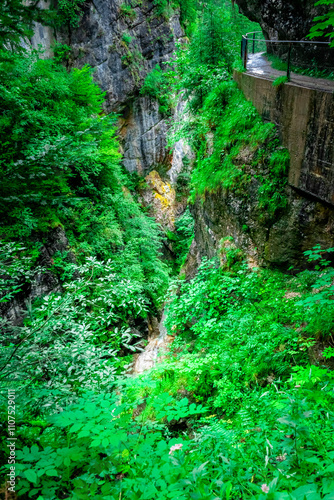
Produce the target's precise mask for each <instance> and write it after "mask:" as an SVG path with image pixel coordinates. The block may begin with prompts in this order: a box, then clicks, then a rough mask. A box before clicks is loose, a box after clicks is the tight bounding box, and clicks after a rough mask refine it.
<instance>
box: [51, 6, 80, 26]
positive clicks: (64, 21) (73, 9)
mask: <svg viewBox="0 0 334 500" xmlns="http://www.w3.org/2000/svg"><path fill="white" fill-rule="evenodd" d="M84 2H85V0H58V1H57V4H56V17H55V24H56V26H63V25H68V26H70V27H71V28H77V27H78V26H79V23H80V19H81V12H82V7H83V5H84Z"/></svg>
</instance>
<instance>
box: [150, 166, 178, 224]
mask: <svg viewBox="0 0 334 500" xmlns="http://www.w3.org/2000/svg"><path fill="white" fill-rule="evenodd" d="M145 181H146V184H147V188H146V189H144V190H143V191H142V193H141V195H142V198H143V202H144V204H145V205H146V206H150V215H151V216H152V217H154V218H155V220H156V221H157V222H158V223H159V224H161V226H162V227H163V228H164V229H168V230H169V231H173V230H174V229H175V226H174V223H175V213H176V201H175V189H174V188H173V187H172V186H171V185H170V184H169V183H168V182H165V181H163V180H162V179H161V177H160V175H159V174H158V172H157V171H156V170H152V172H150V173H149V174H148V175H147V176H146V177H145Z"/></svg>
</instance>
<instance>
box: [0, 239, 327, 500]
mask: <svg viewBox="0 0 334 500" xmlns="http://www.w3.org/2000/svg"><path fill="white" fill-rule="evenodd" d="M322 253H323V252H322ZM310 256H311V257H312V258H314V259H315V258H316V257H317V258H316V260H319V258H318V257H319V256H321V252H320V249H318V248H315V249H314V250H313V251H312V252H311V253H310ZM320 258H321V259H322V257H320ZM93 265H94V266H96V263H94V264H93ZM98 272H99V273H100V272H103V271H102V267H99V266H98ZM313 273H315V275H314V276H313V278H315V279H317V277H318V275H320V274H321V270H315V271H313ZM85 281H87V280H83V283H85ZM88 286H89V285H88ZM106 286H107V285H106ZM314 286H315V284H314V279H313V285H312V284H311V280H310V279H309V277H308V276H306V274H305V272H304V273H300V274H299V275H297V276H295V277H294V276H287V275H283V274H281V273H279V272H277V271H271V270H262V271H260V270H258V269H255V270H253V271H250V270H248V269H247V268H246V267H244V268H242V267H240V266H238V267H234V268H233V267H232V269H231V271H230V272H229V273H226V272H223V271H222V270H221V269H220V268H219V267H217V266H216V263H215V262H214V261H213V262H210V261H204V262H203V264H202V265H201V267H200V269H199V272H198V274H197V275H196V277H195V278H194V279H193V280H191V281H189V282H185V281H183V280H179V281H178V282H177V283H175V284H174V285H173V286H172V288H171V294H170V301H169V306H168V311H167V314H168V315H167V321H166V325H167V328H168V330H169V332H170V333H172V334H173V335H175V333H177V334H178V337H177V338H176V340H175V341H174V346H173V352H172V356H170V357H169V358H167V359H166V360H165V361H164V362H161V363H159V364H158V365H156V367H155V368H154V369H153V370H152V371H151V372H148V373H145V374H143V375H141V376H140V377H138V376H137V377H132V378H129V379H127V380H123V381H122V380H119V381H118V382H117V383H116V385H117V389H116V387H115V382H113V387H115V390H114V391H113V392H111V391H110V389H109V390H108V389H107V387H106V388H105V389H104V392H103V393H97V392H92V391H90V392H89V391H88V390H84V391H83V392H82V395H81V397H80V398H79V399H78V400H77V401H76V402H74V403H72V404H71V405H67V406H66V407H62V410H63V411H61V412H57V413H53V415H49V416H46V419H45V420H42V421H41V420H39V421H32V420H31V419H30V422H28V421H27V420H26V419H25V418H24V411H25V407H24V406H23V410H22V406H21V401H20V405H18V406H19V407H20V408H21V410H20V411H21V412H22V413H20V414H19V423H20V425H19V427H18V428H19V432H20V434H19V440H21V441H20V443H22V444H20V446H19V447H17V450H18V451H17V458H18V462H17V473H18V475H19V477H20V481H19V483H18V488H19V491H18V494H19V496H22V497H24V495H26V494H27V493H28V492H29V498H32V499H37V498H38V497H39V496H43V498H45V499H46V500H47V499H50V500H51V499H53V498H59V497H60V496H64V497H65V498H66V496H69V495H72V496H73V497H75V498H91V497H92V496H95V497H99V498H105V499H109V498H113V499H114V498H115V499H118V498H119V497H120V495H121V497H123V498H129V499H134V500H139V499H142V498H148V499H149V498H152V499H153V498H154V499H162V500H167V499H174V498H175V499H178V500H180V499H184V500H186V499H188V498H197V499H200V500H201V499H202V500H204V499H205V500H214V499H216V498H229V499H231V500H238V499H239V498H244V499H245V500H247V499H254V498H255V499H257V500H265V499H272V500H274V499H275V498H282V499H286V500H301V499H302V498H304V497H305V496H306V495H308V497H310V498H315V499H319V500H330V499H331V497H332V496H331V495H332V491H333V487H334V468H333V465H332V464H333V457H334V440H333V424H332V422H333V417H334V415H333V409H332V408H333V390H334V376H333V373H332V372H330V371H329V370H328V369H326V368H325V367H321V366H310V365H309V364H308V360H307V350H308V345H310V343H309V342H307V340H308V338H307V337H304V338H303V337H301V336H300V325H304V324H305V316H304V314H305V310H304V309H303V308H302V309H301V308H300V306H298V301H299V300H300V295H302V296H307V295H312V289H313V288H314ZM287 292H290V294H291V293H292V295H290V296H286V294H287ZM104 300H105V299H104ZM97 374H99V372H98V371H97ZM109 387H110V385H109ZM185 428H188V429H189V431H190V432H188V433H185V432H183V431H182V429H185ZM5 444H6V441H5ZM5 470H6V466H5V467H3V471H5ZM310 495H312V496H310Z"/></svg>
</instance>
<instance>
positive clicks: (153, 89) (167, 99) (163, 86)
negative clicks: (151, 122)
mask: <svg viewBox="0 0 334 500" xmlns="http://www.w3.org/2000/svg"><path fill="white" fill-rule="evenodd" d="M140 93H141V94H142V95H148V96H150V97H153V98H154V99H156V100H157V101H158V102H159V111H160V113H162V114H164V115H170V112H171V107H172V99H171V93H170V86H169V82H168V76H167V74H166V73H165V72H163V70H162V69H161V68H160V66H159V65H158V64H157V65H156V66H155V68H153V69H152V71H150V73H148V75H147V76H146V78H145V81H144V83H143V86H142V88H141V89H140Z"/></svg>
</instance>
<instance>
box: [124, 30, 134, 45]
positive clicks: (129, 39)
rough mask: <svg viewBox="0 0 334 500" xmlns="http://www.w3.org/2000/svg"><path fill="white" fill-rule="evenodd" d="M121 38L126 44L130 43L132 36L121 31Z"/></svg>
mask: <svg viewBox="0 0 334 500" xmlns="http://www.w3.org/2000/svg"><path fill="white" fill-rule="evenodd" d="M122 40H123V42H124V43H125V44H126V45H130V43H131V40H132V36H130V35H129V34H128V33H123V36H122Z"/></svg>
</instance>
